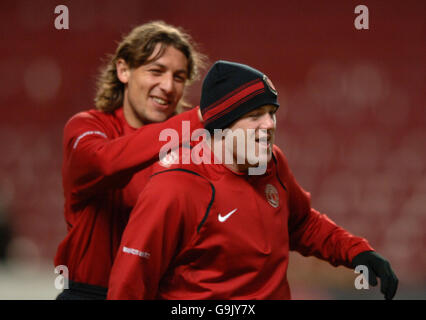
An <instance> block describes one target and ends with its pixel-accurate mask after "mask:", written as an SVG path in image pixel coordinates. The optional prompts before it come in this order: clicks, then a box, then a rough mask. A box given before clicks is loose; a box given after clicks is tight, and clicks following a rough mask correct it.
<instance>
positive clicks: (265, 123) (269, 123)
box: [260, 112, 276, 130]
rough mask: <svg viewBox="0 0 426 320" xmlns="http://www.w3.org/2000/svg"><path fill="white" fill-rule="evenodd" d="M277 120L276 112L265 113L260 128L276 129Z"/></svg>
mask: <svg viewBox="0 0 426 320" xmlns="http://www.w3.org/2000/svg"><path fill="white" fill-rule="evenodd" d="M275 125H276V121H275V114H271V113H269V112H267V113H265V114H264V115H263V116H262V118H261V122H260V129H267V130H272V129H275Z"/></svg>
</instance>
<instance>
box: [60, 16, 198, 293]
mask: <svg viewBox="0 0 426 320" xmlns="http://www.w3.org/2000/svg"><path fill="white" fill-rule="evenodd" d="M202 61H203V55H202V54H200V53H199V52H198V51H197V49H196V47H195V44H194V42H193V40H192V39H191V37H190V36H189V35H188V34H187V33H186V32H185V31H183V30H182V29H181V28H177V27H174V26H171V25H168V24H166V23H164V22H162V21H154V22H149V23H146V24H143V25H140V26H138V27H136V28H134V29H133V30H131V32H130V33H129V34H127V35H126V36H124V38H123V39H122V41H121V43H120V44H119V45H118V48H117V50H116V52H115V54H114V55H113V56H111V58H110V60H109V62H108V64H107V65H106V66H105V68H104V69H103V70H102V71H101V73H100V76H99V78H98V83H97V87H98V88H97V93H96V97H95V106H96V108H95V109H91V110H88V111H84V112H80V113H78V114H76V115H74V116H73V117H72V118H71V119H70V120H69V121H68V122H67V124H66V125H65V129H64V138H63V152H64V154H63V166H62V177H63V188H64V196H65V220H66V223H67V231H68V232H67V235H66V237H65V239H64V240H63V241H62V242H61V243H60V245H59V247H58V250H57V253H56V257H55V261H54V263H55V266H58V265H65V266H66V267H67V268H68V274H69V278H68V280H69V281H68V283H69V289H66V290H64V291H63V292H62V293H61V294H60V295H59V296H58V299H105V297H106V292H107V286H108V279H109V274H110V270H111V267H112V264H113V261H114V257H115V255H116V252H117V249H118V247H119V244H120V239H121V235H122V232H123V230H124V227H125V226H126V224H127V220H128V216H129V213H130V211H131V210H132V208H133V206H134V204H135V202H136V199H137V196H138V194H139V193H140V191H141V190H142V189H143V187H144V185H145V183H146V181H147V179H148V177H149V175H150V166H151V164H152V163H154V162H155V161H156V160H158V153H159V150H160V149H161V147H162V145H163V144H164V143H165V142H161V141H159V139H158V136H159V134H160V132H161V130H163V129H165V128H171V129H174V130H176V131H177V132H181V126H182V121H189V122H190V124H191V130H194V129H197V128H201V127H202V122H201V121H202V117H201V113H200V111H199V108H198V107H197V108H193V109H191V110H189V111H187V112H183V113H179V112H180V109H181V107H182V104H183V101H182V100H183V99H182V97H183V95H184V90H185V87H186V86H187V85H188V84H189V83H191V82H192V81H194V80H196V79H197V77H198V73H199V69H200V67H201V66H202ZM180 140H182V137H180ZM180 142H182V141H180Z"/></svg>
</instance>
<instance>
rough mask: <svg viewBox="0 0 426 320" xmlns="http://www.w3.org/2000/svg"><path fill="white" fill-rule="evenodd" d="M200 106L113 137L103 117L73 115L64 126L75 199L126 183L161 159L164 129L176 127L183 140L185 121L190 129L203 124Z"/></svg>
mask: <svg viewBox="0 0 426 320" xmlns="http://www.w3.org/2000/svg"><path fill="white" fill-rule="evenodd" d="M197 109H198V108H194V109H193V110H190V111H187V112H184V113H182V114H180V115H177V116H174V117H172V118H170V119H169V120H167V121H165V122H162V123H156V124H149V125H146V126H143V127H142V128H140V129H138V130H137V131H135V132H134V133H132V134H128V135H125V136H121V137H113V131H112V128H111V125H109V126H110V127H108V124H107V123H105V121H103V120H102V119H101V118H98V117H95V116H94V115H92V114H90V113H87V112H85V113H81V114H79V115H77V116H75V117H73V118H72V119H71V120H70V121H69V122H68V123H67V125H66V126H65V130H64V165H63V176H64V187H65V188H66V189H67V188H68V189H70V190H71V194H72V196H73V198H74V199H75V200H82V199H85V198H86V197H88V196H91V195H94V194H96V193H99V192H104V191H105V190H107V189H108V188H112V187H120V186H124V185H125V184H126V183H127V182H128V181H129V179H130V178H131V176H132V175H133V174H134V173H135V172H137V171H139V170H141V169H143V168H144V167H146V166H148V165H150V164H152V163H153V162H155V161H156V160H158V154H159V151H160V149H161V147H162V146H163V145H164V144H166V143H167V141H159V136H160V132H161V131H162V130H163V129H166V128H170V129H174V130H176V131H177V132H178V133H179V140H180V141H179V143H181V142H182V138H185V137H182V134H181V132H182V122H183V121H189V122H190V125H191V132H192V130H194V129H197V128H201V127H202V124H201V122H200V120H199V118H198V114H197Z"/></svg>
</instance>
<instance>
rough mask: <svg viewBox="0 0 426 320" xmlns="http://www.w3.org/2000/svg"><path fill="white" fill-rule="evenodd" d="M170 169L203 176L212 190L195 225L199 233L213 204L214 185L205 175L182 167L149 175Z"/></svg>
mask: <svg viewBox="0 0 426 320" xmlns="http://www.w3.org/2000/svg"><path fill="white" fill-rule="evenodd" d="M172 171H180V172H185V173H189V174H193V175H195V176H198V177H200V178H203V179H204V180H206V181H207V182H208V183H209V185H210V188H211V190H212V195H211V199H210V202H209V204H208V206H207V209H206V212H205V213H204V216H203V219H201V222H200V223H199V224H198V227H197V233H199V232H200V229H201V227H202V226H203V224H204V223H205V222H206V220H207V217H208V216H209V212H210V209H211V207H212V205H213V202H214V198H215V194H216V189H215V187H214V185H213V183H211V181H210V180H208V179H207V178H206V177H204V176H202V175H201V174H199V173H197V172H195V171H192V170H188V169H182V168H176V169H167V170H163V171H160V172H156V173H154V174H153V175H151V178H152V177H154V176H156V175H159V174H161V173H166V172H172Z"/></svg>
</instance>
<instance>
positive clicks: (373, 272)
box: [352, 251, 398, 300]
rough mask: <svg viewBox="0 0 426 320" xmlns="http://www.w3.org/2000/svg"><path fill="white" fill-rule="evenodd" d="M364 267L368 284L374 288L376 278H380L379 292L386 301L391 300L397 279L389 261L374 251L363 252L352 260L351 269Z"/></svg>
mask: <svg viewBox="0 0 426 320" xmlns="http://www.w3.org/2000/svg"><path fill="white" fill-rule="evenodd" d="M359 265H364V266H366V267H367V268H368V278H369V279H368V282H369V283H370V285H372V286H373V287H375V286H376V285H377V278H376V277H379V278H380V291H381V292H382V293H383V294H384V295H385V299H386V300H391V299H392V298H393V297H394V295H395V293H396V289H397V287H398V278H397V277H396V275H395V273H394V272H393V270H392V268H391V266H390V263H389V261H387V260H386V259H385V258H383V257H382V256H381V255H379V254H378V253H377V252H374V251H364V252H361V253H360V254H358V255H357V256H355V258H353V260H352V267H353V268H355V267H356V266H359Z"/></svg>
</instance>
